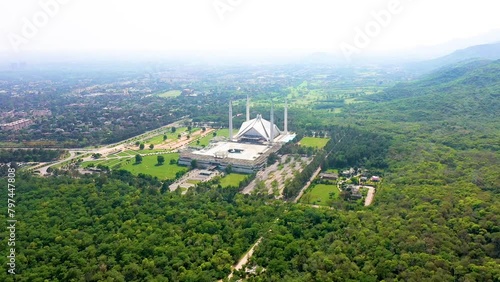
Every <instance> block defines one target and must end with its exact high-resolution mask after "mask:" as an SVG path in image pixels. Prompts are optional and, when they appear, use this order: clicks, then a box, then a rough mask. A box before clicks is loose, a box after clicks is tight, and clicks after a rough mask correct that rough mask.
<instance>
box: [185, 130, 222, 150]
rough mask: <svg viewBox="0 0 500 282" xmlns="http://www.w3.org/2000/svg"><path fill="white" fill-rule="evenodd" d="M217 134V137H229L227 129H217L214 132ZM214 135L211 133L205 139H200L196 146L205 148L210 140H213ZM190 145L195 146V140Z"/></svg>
mask: <svg viewBox="0 0 500 282" xmlns="http://www.w3.org/2000/svg"><path fill="white" fill-rule="evenodd" d="M214 132H216V133H217V136H224V137H229V129H228V128H223V129H219V130H217V131H214ZM213 134H214V133H213V132H211V133H209V134H207V136H205V137H202V138H200V144H198V145H197V146H203V145H205V146H207V145H208V144H209V143H210V140H212V139H213V138H214V135H213ZM190 145H193V146H194V145H196V140H194V141H193V142H191V143H190Z"/></svg>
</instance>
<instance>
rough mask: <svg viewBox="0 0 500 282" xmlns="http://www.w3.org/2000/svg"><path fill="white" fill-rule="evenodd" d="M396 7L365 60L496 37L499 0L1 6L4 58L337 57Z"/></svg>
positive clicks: (113, 1)
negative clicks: (81, 54)
mask: <svg viewBox="0 0 500 282" xmlns="http://www.w3.org/2000/svg"><path fill="white" fill-rule="evenodd" d="M55 1H61V3H59V2H55ZM394 1H396V2H398V3H399V6H400V8H401V9H400V12H399V13H397V14H392V15H391V19H390V22H389V24H387V26H381V29H380V31H379V32H378V33H377V34H376V36H371V37H370V42H369V44H368V45H367V46H366V47H364V48H365V49H366V50H367V51H388V50H389V51H390V50H400V49H407V48H414V47H417V46H427V45H436V44H441V43H444V42H447V41H450V40H453V39H456V38H467V37H472V36H477V35H480V34H484V33H487V32H488V31H491V30H494V29H500V17H498V11H499V10H500V3H499V2H498V1H495V0H476V1H451V0H442V1H430V0H413V1H411V0H376V1H373V0H366V1H364V0H357V1H340V0H338V1H332V0H307V1H306V0H272V1H269V0H142V1H138V0H134V1H130V0H106V1H102V0H100V1H98V0H64V1H63V0H38V1H34V0H23V1H2V2H1V3H0V35H1V38H0V50H1V51H11V50H12V49H13V46H12V45H13V44H12V40H13V39H12V38H17V37H16V36H19V37H21V39H26V40H25V41H22V42H21V43H19V42H17V43H18V45H19V46H18V47H19V49H20V50H65V51H87V50H125V51H126V50H152V51H167V50H263V49H300V50H308V51H330V52H338V51H339V45H340V44H341V43H342V42H346V43H349V44H352V42H353V40H354V39H355V36H356V31H357V30H362V31H363V30H365V29H366V28H367V25H369V23H370V22H371V21H374V20H375V19H374V16H373V15H374V14H377V13H379V12H380V11H382V10H386V9H387V7H388V5H391V3H392V2H394ZM52 2H55V3H58V4H59V6H58V9H57V11H56V12H55V13H54V15H51V16H49V17H48V21H47V22H44V21H43V20H44V19H43V16H41V15H40V13H43V12H44V11H45V8H44V7H45V6H44V5H48V4H46V3H52ZM393 4H394V3H393ZM53 10H54V9H53ZM37 16H38V18H37V19H36V17H37ZM37 21H38V22H37ZM27 22H30V23H32V24H33V25H34V26H35V28H36V32H35V33H33V34H32V35H33V36H32V37H31V38H26V37H25V36H23V30H24V31H26V30H27V28H26V25H27ZM40 23H43V26H42V25H41V24H40ZM38 24H40V25H38ZM17 39H19V38H17Z"/></svg>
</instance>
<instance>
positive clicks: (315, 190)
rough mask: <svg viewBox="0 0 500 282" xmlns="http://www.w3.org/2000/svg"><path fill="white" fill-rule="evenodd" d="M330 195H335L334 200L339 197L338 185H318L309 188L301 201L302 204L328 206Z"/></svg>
mask: <svg viewBox="0 0 500 282" xmlns="http://www.w3.org/2000/svg"><path fill="white" fill-rule="evenodd" d="M330 193H333V194H334V197H333V198H334V199H337V198H338V197H339V194H340V191H339V190H338V189H337V186H336V185H328V184H316V185H315V186H314V187H312V188H309V189H308V190H307V192H306V193H305V194H304V195H303V196H302V198H301V199H300V202H301V203H304V204H312V205H322V206H326V205H328V204H327V203H328V200H329V199H330Z"/></svg>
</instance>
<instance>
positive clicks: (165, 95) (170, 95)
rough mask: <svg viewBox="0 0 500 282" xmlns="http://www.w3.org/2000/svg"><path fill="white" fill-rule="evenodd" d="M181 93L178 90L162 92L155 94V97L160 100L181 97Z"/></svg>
mask: <svg viewBox="0 0 500 282" xmlns="http://www.w3.org/2000/svg"><path fill="white" fill-rule="evenodd" d="M181 93H182V91H180V90H169V91H167V92H163V93H160V94H157V95H156V96H158V97H162V98H173V97H177V96H179V95H181Z"/></svg>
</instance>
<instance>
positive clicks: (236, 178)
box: [220, 173, 247, 188]
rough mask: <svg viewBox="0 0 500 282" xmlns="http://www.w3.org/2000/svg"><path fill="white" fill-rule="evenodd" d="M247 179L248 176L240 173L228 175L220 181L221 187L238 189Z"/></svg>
mask: <svg viewBox="0 0 500 282" xmlns="http://www.w3.org/2000/svg"><path fill="white" fill-rule="evenodd" d="M246 177H247V175H246V174H240V173H231V174H226V176H224V177H223V178H222V179H221V180H220V185H221V186H222V187H224V188H225V187H229V186H233V187H238V186H239V185H240V182H241V181H242V180H243V179H245V178H246Z"/></svg>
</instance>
